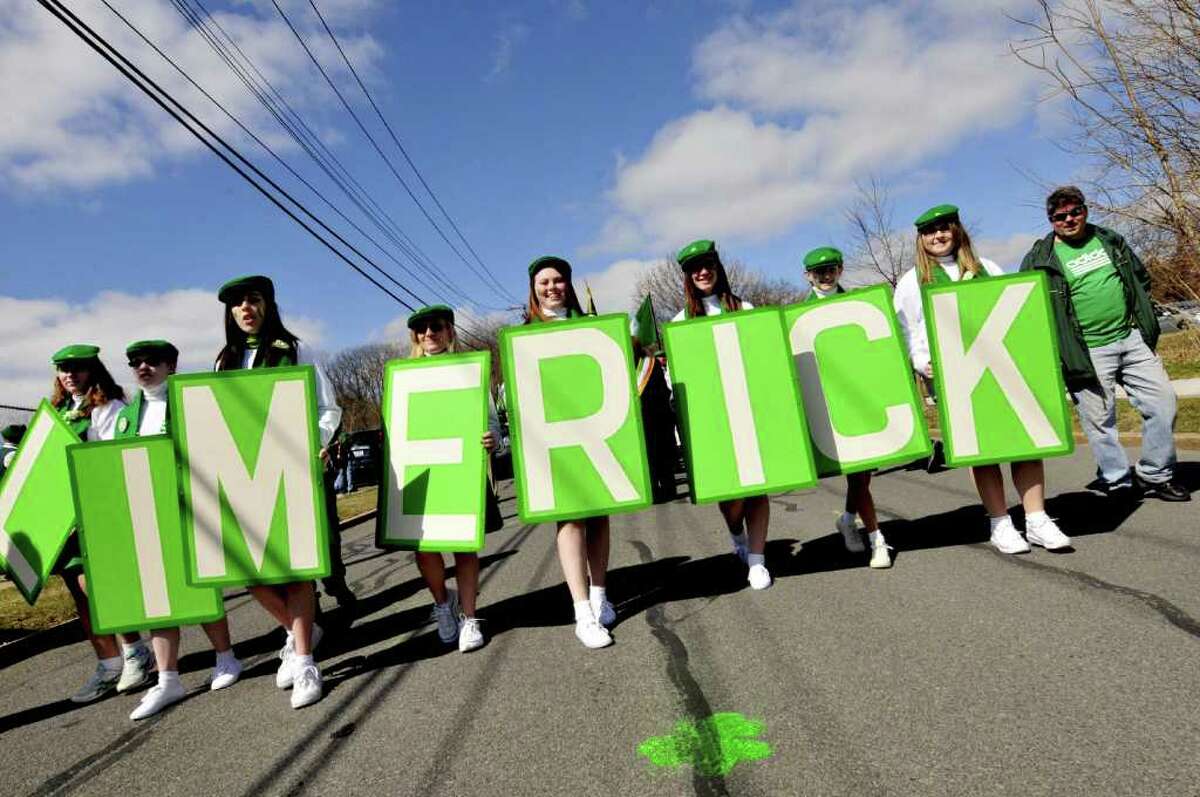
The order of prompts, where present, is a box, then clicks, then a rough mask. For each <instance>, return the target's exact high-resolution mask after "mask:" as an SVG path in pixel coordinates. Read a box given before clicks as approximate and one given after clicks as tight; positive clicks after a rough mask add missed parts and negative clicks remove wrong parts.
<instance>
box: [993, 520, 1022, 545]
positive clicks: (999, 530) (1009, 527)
mask: <svg viewBox="0 0 1200 797" xmlns="http://www.w3.org/2000/svg"><path fill="white" fill-rule="evenodd" d="M991 543H992V547H993V548H995V549H996V550H997V551H999V552H1000V553H1029V543H1027V542H1025V538H1024V537H1022V536H1021V534H1020V532H1018V531H1017V527H1016V526H1014V525H1013V522H1012V518H1010V517H1008V516H1005V518H1004V519H1003V520H1001V521H1000V522H999V523H997V524H996V527H995V528H994V529H992V539H991Z"/></svg>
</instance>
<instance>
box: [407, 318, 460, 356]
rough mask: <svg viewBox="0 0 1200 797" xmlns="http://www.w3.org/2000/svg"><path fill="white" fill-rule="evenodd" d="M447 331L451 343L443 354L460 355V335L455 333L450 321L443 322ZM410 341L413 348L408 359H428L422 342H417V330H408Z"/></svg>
mask: <svg viewBox="0 0 1200 797" xmlns="http://www.w3.org/2000/svg"><path fill="white" fill-rule="evenodd" d="M442 323H443V324H445V326H444V327H443V329H445V330H446V331H447V332H449V333H450V343H449V345H447V346H446V350H445V351H444V352H442V354H457V353H458V335H457V334H456V333H455V332H454V325H453V324H451V323H450V322H449V321H443V322H442ZM408 340H409V342H410V343H411V344H412V348H410V349H409V351H408V359H410V360H415V359H417V358H418V357H428V356H430V355H428V354H426V353H425V349H423V348H422V347H421V341H419V340H417V331H416V330H415V329H410V330H408Z"/></svg>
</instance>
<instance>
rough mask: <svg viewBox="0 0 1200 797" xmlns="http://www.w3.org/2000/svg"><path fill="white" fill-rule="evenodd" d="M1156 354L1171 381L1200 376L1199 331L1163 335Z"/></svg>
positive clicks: (1190, 330) (1191, 330)
mask: <svg viewBox="0 0 1200 797" xmlns="http://www.w3.org/2000/svg"><path fill="white" fill-rule="evenodd" d="M1158 354H1159V356H1160V357H1162V361H1163V365H1165V366H1166V367H1167V374H1168V375H1170V377H1171V378H1172V379H1188V378H1191V377H1197V376H1200V330H1198V329H1189V330H1187V331H1185V332H1172V333H1170V334H1167V335H1163V336H1162V337H1161V338H1160V339H1159V341H1158ZM1180 431H1182V430H1180Z"/></svg>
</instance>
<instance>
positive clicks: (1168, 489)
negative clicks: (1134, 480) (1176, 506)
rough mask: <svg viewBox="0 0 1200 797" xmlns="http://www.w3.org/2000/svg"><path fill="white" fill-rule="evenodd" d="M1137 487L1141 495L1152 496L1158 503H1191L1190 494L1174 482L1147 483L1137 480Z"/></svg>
mask: <svg viewBox="0 0 1200 797" xmlns="http://www.w3.org/2000/svg"><path fill="white" fill-rule="evenodd" d="M1138 485H1139V486H1140V487H1141V488H1142V494H1143V495H1146V496H1152V497H1154V498H1157V499H1158V500H1160V501H1172V502H1179V501H1191V500H1192V494H1191V493H1189V492H1188V490H1187V488H1186V487H1184V486H1183V485H1181V484H1178V483H1176V482H1174V481H1166V482H1157V483H1155V482H1148V481H1145V480H1144V479H1138Z"/></svg>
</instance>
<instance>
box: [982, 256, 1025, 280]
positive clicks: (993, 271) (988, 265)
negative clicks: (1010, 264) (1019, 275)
mask: <svg viewBox="0 0 1200 797" xmlns="http://www.w3.org/2000/svg"><path fill="white" fill-rule="evenodd" d="M979 265H980V266H981V267H982V268H983V271H984V273H985V274H987V275H988V276H989V277H999V276H1001V275H1003V274H1010V273H1011V274H1015V273H1016V271H1011V272H1010V271H1006V270H1005V269H1003V268H1002V267H1000V266H998V265H996V263H994V262H993V261H991V260H988V259H987V258H986V257H981V258H979Z"/></svg>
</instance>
